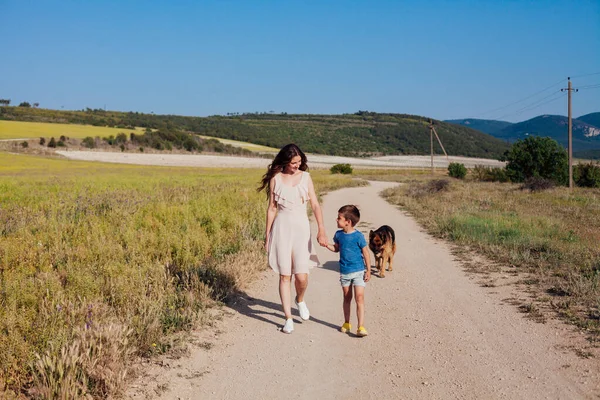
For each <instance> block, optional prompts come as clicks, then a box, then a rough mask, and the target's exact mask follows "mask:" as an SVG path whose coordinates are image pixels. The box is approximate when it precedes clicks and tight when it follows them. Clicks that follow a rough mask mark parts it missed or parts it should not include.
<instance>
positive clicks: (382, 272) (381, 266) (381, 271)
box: [377, 254, 385, 278]
mask: <svg viewBox="0 0 600 400" xmlns="http://www.w3.org/2000/svg"><path fill="white" fill-rule="evenodd" d="M377 261H378V267H379V277H380V278H385V260H384V258H383V254H382V255H381V257H379V259H378V260H377Z"/></svg>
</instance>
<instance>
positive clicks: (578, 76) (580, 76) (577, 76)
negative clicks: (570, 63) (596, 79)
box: [571, 72, 600, 78]
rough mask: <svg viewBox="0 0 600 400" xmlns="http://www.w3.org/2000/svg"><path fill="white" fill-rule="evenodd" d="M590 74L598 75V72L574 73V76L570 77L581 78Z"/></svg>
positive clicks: (599, 73)
mask: <svg viewBox="0 0 600 400" xmlns="http://www.w3.org/2000/svg"><path fill="white" fill-rule="evenodd" d="M592 75H600V72H592V73H591V74H582V75H575V76H572V77H571V78H583V77H584V76H592Z"/></svg>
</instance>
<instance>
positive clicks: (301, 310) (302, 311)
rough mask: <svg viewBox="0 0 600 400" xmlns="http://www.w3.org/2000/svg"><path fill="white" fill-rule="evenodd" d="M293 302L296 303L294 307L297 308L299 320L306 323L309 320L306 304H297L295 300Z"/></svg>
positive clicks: (302, 302)
mask: <svg viewBox="0 0 600 400" xmlns="http://www.w3.org/2000/svg"><path fill="white" fill-rule="evenodd" d="M294 301H295V303H296V306H297V307H298V313H300V318H302V319H303V320H305V321H307V320H308V319H309V318H310V312H309V311H308V307H307V306H306V303H305V302H304V301H301V302H300V303H298V300H297V299H295V300H294Z"/></svg>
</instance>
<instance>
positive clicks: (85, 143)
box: [81, 136, 96, 149]
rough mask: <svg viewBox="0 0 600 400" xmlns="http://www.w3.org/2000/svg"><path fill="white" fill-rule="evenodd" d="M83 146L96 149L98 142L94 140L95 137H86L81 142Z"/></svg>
mask: <svg viewBox="0 0 600 400" xmlns="http://www.w3.org/2000/svg"><path fill="white" fill-rule="evenodd" d="M81 145H82V146H83V147H87V148H88V149H93V148H94V147H96V141H95V140H94V138H93V137H91V136H88V137H85V138H84V139H83V140H82V141H81Z"/></svg>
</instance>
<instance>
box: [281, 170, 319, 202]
mask: <svg viewBox="0 0 600 400" xmlns="http://www.w3.org/2000/svg"><path fill="white" fill-rule="evenodd" d="M306 177H307V173H306V172H302V178H300V182H299V183H298V184H297V185H296V186H288V185H286V184H284V183H283V182H282V181H281V176H280V175H279V174H278V175H276V180H275V187H274V188H273V199H274V200H275V202H276V203H277V204H278V205H279V206H281V207H284V208H289V207H293V206H295V205H298V204H306V203H307V202H308V201H309V200H310V196H309V195H308V185H307V184H306V183H305V182H304V181H305V180H306ZM298 201H300V203H298Z"/></svg>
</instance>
